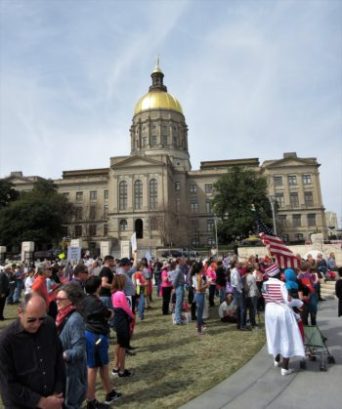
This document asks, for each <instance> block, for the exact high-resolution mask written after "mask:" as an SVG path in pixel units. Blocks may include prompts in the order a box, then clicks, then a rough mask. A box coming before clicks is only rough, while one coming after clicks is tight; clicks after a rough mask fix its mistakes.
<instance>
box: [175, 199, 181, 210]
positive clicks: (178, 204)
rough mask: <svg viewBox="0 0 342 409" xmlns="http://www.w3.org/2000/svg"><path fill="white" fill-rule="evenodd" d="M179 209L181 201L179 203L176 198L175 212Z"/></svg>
mask: <svg viewBox="0 0 342 409" xmlns="http://www.w3.org/2000/svg"><path fill="white" fill-rule="evenodd" d="M180 207H181V201H180V198H179V197H177V198H176V211H177V212H179V211H180Z"/></svg>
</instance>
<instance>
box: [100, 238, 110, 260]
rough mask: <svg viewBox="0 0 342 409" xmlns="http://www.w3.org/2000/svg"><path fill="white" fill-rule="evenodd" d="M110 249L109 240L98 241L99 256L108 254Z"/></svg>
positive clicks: (102, 256)
mask: <svg viewBox="0 0 342 409" xmlns="http://www.w3.org/2000/svg"><path fill="white" fill-rule="evenodd" d="M111 251H112V243H111V242H110V241H100V255H101V258H104V257H106V256H109V255H110V254H111Z"/></svg>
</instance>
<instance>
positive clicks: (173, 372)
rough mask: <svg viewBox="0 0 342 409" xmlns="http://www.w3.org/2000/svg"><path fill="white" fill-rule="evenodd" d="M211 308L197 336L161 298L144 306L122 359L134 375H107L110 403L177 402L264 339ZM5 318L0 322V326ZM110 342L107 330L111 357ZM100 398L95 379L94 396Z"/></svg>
mask: <svg viewBox="0 0 342 409" xmlns="http://www.w3.org/2000/svg"><path fill="white" fill-rule="evenodd" d="M16 310H17V308H16V307H13V306H6V309H5V316H6V317H7V318H11V319H13V318H15V317H16ZM210 312H211V318H209V319H208V320H207V327H208V329H207V334H206V335H205V336H202V337H198V336H197V335H196V329H195V324H194V323H191V324H188V325H183V326H174V325H172V322H171V316H163V315H161V300H160V299H155V300H154V302H153V303H152V309H149V310H147V311H146V314H145V320H144V321H138V323H137V325H136V329H135V334H134V337H133V340H132V345H134V346H135V347H137V355H136V356H134V357H127V360H126V367H127V368H128V369H133V370H134V372H135V374H134V376H133V377H132V378H122V379H120V378H118V377H113V378H112V379H113V384H114V387H115V389H117V390H118V391H120V392H122V393H123V397H122V398H121V399H120V400H119V401H117V402H115V404H114V407H119V408H121V409H133V408H134V409H146V408H147V409H162V408H167V409H174V408H178V407H179V406H181V405H182V404H184V403H185V402H187V401H188V400H190V399H192V398H194V397H196V396H198V395H200V394H201V393H203V392H205V391H206V390H208V389H210V388H212V387H213V386H215V385H216V384H217V383H219V382H220V381H222V380H224V379H226V378H227V377H228V376H229V375H231V374H232V373H233V372H235V371H236V370H237V369H239V368H240V367H241V366H243V365H244V364H245V363H246V362H247V361H248V360H249V359H251V358H252V357H253V355H255V353H256V352H257V351H259V350H260V348H261V347H262V346H263V345H264V342H265V335H264V331H263V326H262V329H260V330H255V331H248V332H240V331H237V330H236V326H235V325H234V324H223V323H221V321H220V320H219V319H218V315H217V308H213V309H211V311H210ZM8 322H9V321H5V322H0V328H2V327H4V326H5V325H8ZM114 342H115V337H114V334H112V338H111V345H112V346H111V350H110V357H111V358H112V359H114V353H113V351H114ZM112 367H113V362H111V363H110V368H112ZM103 398H104V394H103V392H102V390H101V385H100V384H99V385H98V399H99V400H101V399H103Z"/></svg>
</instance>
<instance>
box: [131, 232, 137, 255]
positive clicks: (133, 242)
mask: <svg viewBox="0 0 342 409" xmlns="http://www.w3.org/2000/svg"><path fill="white" fill-rule="evenodd" d="M131 246H132V251H133V253H135V252H136V251H137V250H138V245H137V233H136V232H134V233H133V234H132V236H131Z"/></svg>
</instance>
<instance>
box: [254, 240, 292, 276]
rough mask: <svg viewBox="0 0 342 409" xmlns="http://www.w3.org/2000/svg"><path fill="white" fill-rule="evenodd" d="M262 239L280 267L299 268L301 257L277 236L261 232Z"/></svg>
mask: <svg viewBox="0 0 342 409" xmlns="http://www.w3.org/2000/svg"><path fill="white" fill-rule="evenodd" d="M259 236H260V238H261V241H262V242H263V243H264V245H265V246H266V247H267V249H268V251H269V252H270V254H271V256H272V257H274V258H275V259H276V260H277V264H278V266H279V267H280V268H298V267H299V259H298V258H297V257H296V256H295V255H294V254H293V253H292V251H291V250H290V249H289V248H288V247H287V246H286V244H285V243H284V242H283V240H281V239H280V238H279V237H277V236H271V235H270V234H266V233H259Z"/></svg>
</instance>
